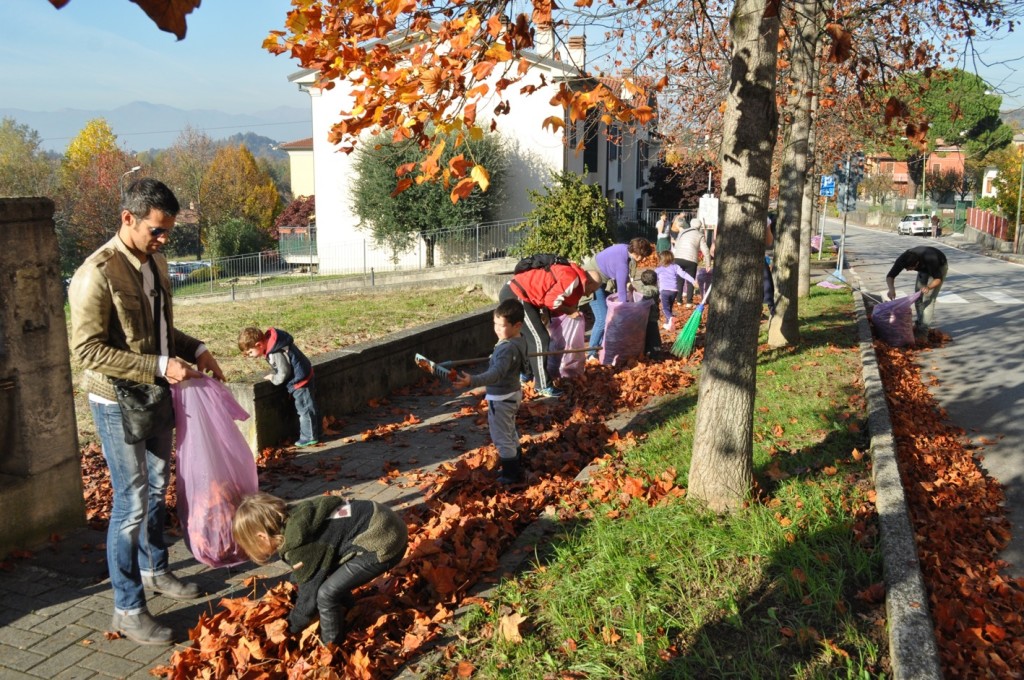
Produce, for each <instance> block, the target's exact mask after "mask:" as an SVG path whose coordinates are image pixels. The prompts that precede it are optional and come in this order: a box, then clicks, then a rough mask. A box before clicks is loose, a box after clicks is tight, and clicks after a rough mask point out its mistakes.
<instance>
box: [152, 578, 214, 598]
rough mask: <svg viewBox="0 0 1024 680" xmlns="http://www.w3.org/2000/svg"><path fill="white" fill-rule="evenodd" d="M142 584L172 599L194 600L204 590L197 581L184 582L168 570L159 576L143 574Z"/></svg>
mask: <svg viewBox="0 0 1024 680" xmlns="http://www.w3.org/2000/svg"><path fill="white" fill-rule="evenodd" d="M142 586H143V587H144V588H146V589H147V590H152V591H153V592H157V593H160V594H161V595H166V596H167V597H169V598H171V599H172V600H194V599H196V598H197V597H199V596H200V595H202V592H201V591H200V590H199V586H197V585H196V584H195V583H183V582H181V581H179V580H178V577H177V576H175V575H174V574H172V573H171V572H167V573H166V574H160V575H158V576H146V575H143V576H142Z"/></svg>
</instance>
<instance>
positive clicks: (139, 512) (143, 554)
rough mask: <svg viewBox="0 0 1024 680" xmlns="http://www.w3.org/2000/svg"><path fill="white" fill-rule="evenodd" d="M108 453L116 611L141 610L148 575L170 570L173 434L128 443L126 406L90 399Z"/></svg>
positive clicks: (109, 538) (110, 566)
mask: <svg viewBox="0 0 1024 680" xmlns="http://www.w3.org/2000/svg"><path fill="white" fill-rule="evenodd" d="M89 408H90V409H91V410H92V418H93V421H94V422H95V423H96V432H97V434H99V436H100V442H101V444H102V446H103V457H104V459H106V461H107V467H108V468H109V469H110V487H111V490H112V491H113V497H114V503H113V507H112V508H111V510H110V525H109V527H108V528H107V569H108V570H109V571H110V585H111V586H112V587H113V589H114V610H115V611H116V612H117V613H119V614H127V615H132V614H138V613H139V612H142V611H145V609H146V594H145V592H144V591H143V589H142V575H143V574H145V575H146V576H159V575H161V574H165V573H167V571H168V569H167V544H166V543H165V542H164V519H165V517H166V515H167V484H168V481H169V477H170V460H171V433H172V432H173V430H172V429H171V428H168V429H167V431H166V432H161V433H160V434H158V435H155V436H153V437H150V438H149V439H147V440H146V441H145V442H139V443H138V444H125V442H124V425H123V424H122V421H121V407H120V406H118V405H117V404H99V403H96V402H94V401H90V402H89Z"/></svg>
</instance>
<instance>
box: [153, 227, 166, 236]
mask: <svg viewBox="0 0 1024 680" xmlns="http://www.w3.org/2000/svg"><path fill="white" fill-rule="evenodd" d="M169 231H170V229H164V228H163V227H150V228H149V235H150V236H152V237H153V238H160V237H161V236H164V235H166V234H167V232H169Z"/></svg>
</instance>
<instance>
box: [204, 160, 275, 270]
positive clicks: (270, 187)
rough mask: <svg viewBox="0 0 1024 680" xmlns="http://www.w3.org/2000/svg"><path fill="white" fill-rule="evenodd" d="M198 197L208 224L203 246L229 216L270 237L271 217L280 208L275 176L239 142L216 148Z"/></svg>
mask: <svg viewBox="0 0 1024 680" xmlns="http://www.w3.org/2000/svg"><path fill="white" fill-rule="evenodd" d="M199 200H200V202H201V204H202V206H203V221H204V223H205V224H206V225H207V228H206V231H205V232H204V234H203V245H204V246H208V245H209V244H210V242H211V240H216V237H217V236H216V232H217V230H218V229H220V228H223V226H224V225H225V224H227V223H228V222H229V221H231V220H235V221H236V222H239V221H240V222H243V223H245V224H248V225H250V226H251V227H252V228H253V229H255V230H257V231H260V232H262V233H264V234H265V235H266V236H267V238H268V239H269V238H270V236H271V232H272V230H273V226H274V218H275V217H276V216H277V213H279V212H280V211H281V208H282V206H281V197H280V195H279V194H278V192H277V187H276V186H275V185H274V178H273V177H271V176H270V174H268V173H267V172H266V171H264V170H263V169H262V168H260V166H259V164H258V163H257V162H256V159H255V157H253V155H252V153H251V152H250V151H249V149H247V148H246V147H245V146H244V145H241V144H240V145H238V146H225V147H222V148H221V149H220V150H218V151H217V154H216V155H215V156H214V157H213V160H212V161H211V162H210V167H209V170H207V172H206V178H205V180H204V182H203V186H202V187H201V191H200V195H199ZM218 254H221V255H223V254H226V253H223V252H222V253H218Z"/></svg>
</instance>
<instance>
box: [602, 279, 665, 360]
mask: <svg viewBox="0 0 1024 680" xmlns="http://www.w3.org/2000/svg"><path fill="white" fill-rule="evenodd" d="M635 298H636V296H635V295H634V299H635ZM652 304H654V303H653V301H651V300H646V299H643V298H641V299H640V300H639V301H637V302H619V299H618V293H616V294H615V295H610V296H609V297H608V315H607V316H606V317H605V324H604V345H603V348H602V349H601V352H600V355H599V357H598V358H599V359H600V360H601V363H602V364H611V365H613V366H618V365H621V364H622V363H624V362H625V361H626V360H627V359H630V358H631V357H638V356H640V355H641V354H643V353H644V339H645V338H646V336H647V319H648V317H649V316H650V313H651V305H652Z"/></svg>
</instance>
